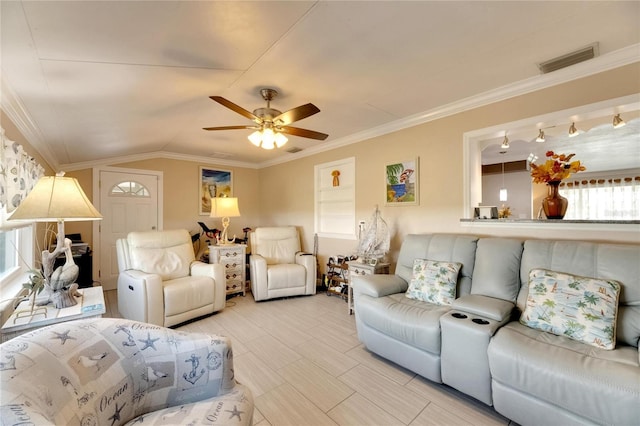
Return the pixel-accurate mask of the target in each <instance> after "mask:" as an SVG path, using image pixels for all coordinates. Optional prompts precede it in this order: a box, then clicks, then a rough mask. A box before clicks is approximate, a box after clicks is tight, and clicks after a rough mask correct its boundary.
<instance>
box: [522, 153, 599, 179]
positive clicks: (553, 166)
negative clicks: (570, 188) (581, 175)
mask: <svg viewBox="0 0 640 426" xmlns="http://www.w3.org/2000/svg"><path fill="white" fill-rule="evenodd" d="M574 155H575V154H569V155H564V154H556V153H555V152H553V151H547V153H546V154H545V156H546V157H547V161H545V162H544V164H541V165H539V166H538V165H536V164H535V163H531V177H532V178H533V182H534V183H547V182H554V181H561V180H563V179H566V178H568V177H569V176H571V174H572V173H578V172H582V171H584V170H587V169H586V168H585V167H584V166H583V165H581V164H580V161H579V160H576V161H571V159H572V158H573V156H574Z"/></svg>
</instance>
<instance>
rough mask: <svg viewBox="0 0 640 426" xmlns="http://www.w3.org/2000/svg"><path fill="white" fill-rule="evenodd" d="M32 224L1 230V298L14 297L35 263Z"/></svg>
mask: <svg viewBox="0 0 640 426" xmlns="http://www.w3.org/2000/svg"><path fill="white" fill-rule="evenodd" d="M33 229H34V226H33V225H32V224H28V225H24V224H21V226H20V227H16V228H13V229H3V230H0V300H2V301H3V300H5V299H8V298H11V297H14V296H15V295H16V294H17V293H18V291H20V288H22V282H23V275H24V274H26V273H27V271H28V270H29V268H31V266H29V265H33V263H34V258H33Z"/></svg>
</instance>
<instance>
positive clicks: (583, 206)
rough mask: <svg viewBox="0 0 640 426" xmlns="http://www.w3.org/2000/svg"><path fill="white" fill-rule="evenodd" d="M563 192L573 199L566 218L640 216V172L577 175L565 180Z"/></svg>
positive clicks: (622, 217) (614, 218)
mask: <svg viewBox="0 0 640 426" xmlns="http://www.w3.org/2000/svg"><path fill="white" fill-rule="evenodd" d="M560 194H561V195H562V196H563V197H566V198H567V199H568V200H569V208H568V209H567V214H566V215H565V217H564V218H565V219H587V220H640V176H639V175H638V173H637V171H636V173H629V174H628V175H627V176H616V177H612V178H592V179H584V180H580V179H575V180H569V181H566V182H563V183H562V184H561V187H560Z"/></svg>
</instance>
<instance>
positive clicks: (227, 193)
mask: <svg viewBox="0 0 640 426" xmlns="http://www.w3.org/2000/svg"><path fill="white" fill-rule="evenodd" d="M232 194H233V175H232V173H231V171H229V170H217V169H208V168H206V167H200V215H201V216H204V215H208V214H209V213H211V199H212V198H215V197H231V195H232Z"/></svg>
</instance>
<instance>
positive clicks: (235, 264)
mask: <svg viewBox="0 0 640 426" xmlns="http://www.w3.org/2000/svg"><path fill="white" fill-rule="evenodd" d="M246 250H247V246H246V245H244V244H230V245H219V246H209V263H220V264H222V265H224V270H225V276H226V278H227V295H230V294H235V293H242V295H243V296H244V295H245V294H246V288H245V287H246V280H247V278H246V277H247V267H246V261H247V260H246V256H245V253H246Z"/></svg>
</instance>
